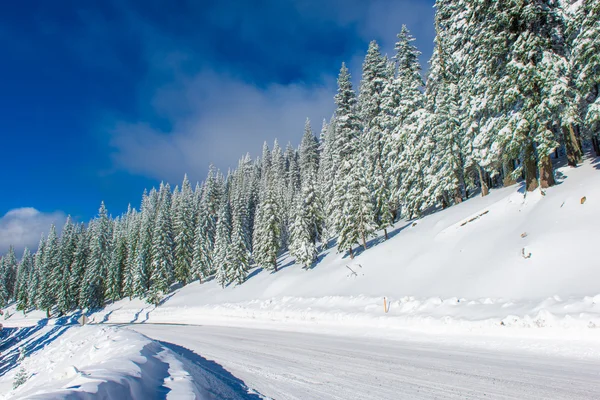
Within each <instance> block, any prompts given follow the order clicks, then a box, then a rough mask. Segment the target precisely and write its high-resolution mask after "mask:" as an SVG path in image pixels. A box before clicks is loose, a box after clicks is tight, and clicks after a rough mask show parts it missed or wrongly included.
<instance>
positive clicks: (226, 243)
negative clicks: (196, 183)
mask: <svg viewBox="0 0 600 400" xmlns="http://www.w3.org/2000/svg"><path fill="white" fill-rule="evenodd" d="M230 247H231V207H230V205H229V201H228V200H227V199H224V200H223V201H222V202H221V210H220V211H219V220H218V222H217V236H216V239H215V247H214V255H213V261H214V264H215V269H216V276H215V279H216V280H217V282H218V283H219V284H220V285H221V286H223V287H225V285H227V283H229V282H230V276H229V272H230V271H231V269H232V258H231V248H230Z"/></svg>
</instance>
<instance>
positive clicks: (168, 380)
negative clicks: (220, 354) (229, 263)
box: [0, 324, 262, 400]
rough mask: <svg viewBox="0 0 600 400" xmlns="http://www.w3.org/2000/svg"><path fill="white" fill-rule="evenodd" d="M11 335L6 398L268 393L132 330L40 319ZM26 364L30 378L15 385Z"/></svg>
mask: <svg viewBox="0 0 600 400" xmlns="http://www.w3.org/2000/svg"><path fill="white" fill-rule="evenodd" d="M4 334H5V335H4V336H3V337H2V340H1V341H0V349H2V363H1V364H0V398H2V399H25V398H27V399H89V398H100V399H139V400H144V399H163V398H170V399H260V398H262V396H261V397H259V396H258V395H257V394H256V393H254V392H252V391H249V390H248V389H247V388H246V387H245V385H244V384H243V382H241V381H239V380H237V379H235V378H234V377H228V376H226V375H225V374H223V372H222V371H223V370H219V369H216V368H214V367H213V368H212V369H211V368H209V367H204V368H203V365H202V364H201V363H198V362H197V360H195V361H196V362H195V363H194V362H192V361H190V360H189V359H188V358H185V357H182V356H180V355H178V354H175V352H173V351H172V350H170V349H168V348H166V347H164V346H163V345H161V344H160V343H158V342H156V341H152V340H150V339H148V338H147V337H145V336H143V335H141V334H139V333H136V332H133V331H131V330H127V329H117V328H115V327H106V326H85V327H79V326H77V325H55V326H50V325H43V324H40V325H36V326H32V327H29V328H21V329H13V330H12V331H8V332H4ZM21 349H25V354H24V356H23V355H21V351H22V350H21ZM19 358H21V359H20V360H19V361H18V362H15V361H17V360H18V359H19ZM205 361H206V364H207V365H209V366H210V365H211V364H212V365H216V364H214V363H211V362H209V361H208V360H205ZM21 368H22V369H23V372H21V373H22V374H23V375H24V376H26V381H25V382H24V383H23V384H22V385H20V386H19V387H17V388H16V389H14V390H13V383H14V382H15V379H16V375H17V374H19V373H20V371H21Z"/></svg>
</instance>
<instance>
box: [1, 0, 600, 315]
mask: <svg viewBox="0 0 600 400" xmlns="http://www.w3.org/2000/svg"><path fill="white" fill-rule="evenodd" d="M436 7H437V13H436V18H435V24H436V30H437V37H436V40H435V49H434V54H433V56H432V58H431V61H430V66H429V72H428V77H427V82H426V83H425V82H424V81H423V78H422V73H421V72H422V71H421V66H420V65H419V56H420V53H419V51H418V50H417V48H416V47H415V46H414V45H413V41H414V39H413V37H412V36H411V35H410V33H409V32H408V30H407V29H406V27H403V28H402V30H401V32H400V33H399V34H398V42H397V43H396V46H395V54H394V55H393V56H392V57H387V56H385V55H382V54H381V53H380V50H379V47H378V45H377V43H376V42H371V44H370V45H369V48H368V51H367V55H366V58H365V60H364V63H363V70H362V80H361V82H360V88H359V91H358V95H357V94H356V92H355V90H354V89H353V87H352V83H351V77H350V73H349V71H348V69H347V68H346V66H344V65H342V68H341V71H340V74H339V78H338V92H337V94H336V96H335V103H336V105H337V109H336V111H335V114H334V116H333V117H332V118H331V120H330V121H329V122H327V123H324V124H323V128H322V130H321V133H320V137H319V138H317V137H316V136H315V135H314V134H313V132H312V129H311V127H310V124H309V122H308V121H307V123H306V127H305V130H304V135H303V137H302V141H301V144H300V146H299V148H297V149H295V148H293V147H292V146H291V145H288V146H287V147H286V149H285V150H283V149H282V148H281V147H280V146H279V144H278V143H277V142H275V144H274V145H273V147H272V149H271V148H269V147H268V146H267V144H265V145H264V148H263V152H262V155H261V157H260V158H258V159H256V160H252V159H251V158H250V157H249V156H245V157H244V158H242V159H241V160H240V162H239V165H238V167H237V168H236V169H234V170H232V171H230V172H229V173H228V174H227V176H226V177H225V176H223V175H222V174H221V173H220V172H219V171H217V170H216V169H215V168H213V167H211V169H210V171H209V173H208V177H207V178H206V180H205V181H204V182H203V183H202V184H198V185H196V187H195V188H194V189H193V188H192V186H191V185H190V182H189V181H188V180H187V178H185V179H184V181H183V183H182V185H181V187H176V188H175V189H174V190H171V188H170V186H169V185H168V184H166V183H165V184H161V185H160V188H159V189H158V190H156V189H152V190H150V191H149V192H146V193H144V195H143V197H142V202H141V206H140V208H139V210H136V209H134V208H131V207H130V208H129V210H128V212H127V213H126V214H125V215H122V216H120V217H117V218H111V217H109V215H108V213H107V211H106V209H105V207H104V205H102V206H101V207H100V211H99V213H98V216H97V217H96V218H95V219H93V220H92V221H90V222H89V223H88V224H87V225H85V224H75V223H73V222H72V221H71V220H70V219H69V220H67V222H66V224H65V226H64V227H63V229H62V231H61V235H60V237H59V235H58V234H57V231H56V228H55V227H54V226H52V227H51V228H50V231H49V233H48V236H47V237H42V239H41V240H40V244H39V248H38V250H37V252H36V253H35V254H32V253H31V252H30V251H29V250H25V252H24V254H23V256H22V258H21V260H20V261H18V260H17V257H16V256H15V254H14V251H13V250H12V248H11V249H10V250H9V252H8V254H6V255H4V257H2V260H1V262H0V268H1V275H0V276H1V277H2V279H1V282H0V305H4V304H6V303H8V302H9V301H11V300H16V302H17V307H18V309H20V310H28V309H31V308H38V309H42V310H47V311H48V313H49V314H50V312H51V310H53V309H54V310H56V311H57V312H59V313H65V312H68V311H70V310H74V309H78V308H88V309H93V308H98V307H102V306H103V305H104V304H105V302H106V301H116V300H119V299H122V298H124V297H143V298H146V299H148V300H149V301H150V302H154V303H157V302H159V301H160V299H161V298H162V296H163V295H164V294H165V293H167V292H168V291H169V290H170V287H171V285H172V284H174V283H176V282H180V283H182V284H186V283H189V282H190V281H192V280H196V279H198V280H199V281H200V282H204V281H206V280H207V279H209V278H211V277H214V279H216V280H217V281H218V282H219V283H220V284H221V285H223V286H225V285H228V284H241V283H243V282H244V280H245V279H246V276H247V273H248V270H249V268H250V266H251V265H252V264H253V263H255V264H256V265H258V266H260V267H262V268H264V269H267V270H272V271H277V267H278V265H277V258H278V256H279V255H280V254H281V253H282V252H284V251H286V250H289V252H290V254H291V255H292V256H293V257H294V258H295V259H296V261H297V262H298V263H299V264H301V265H303V266H304V267H307V268H308V267H310V266H311V265H312V264H313V263H314V262H315V260H316V257H317V254H318V252H319V250H320V248H319V247H318V246H326V244H327V243H329V242H330V241H331V240H332V239H335V242H336V243H337V247H338V249H339V250H340V251H344V252H348V253H349V255H350V256H351V257H353V248H354V247H355V246H356V245H362V246H364V247H365V248H366V246H367V240H368V239H369V238H370V237H372V236H373V235H374V234H375V232H376V231H377V230H383V231H384V234H385V236H386V237H387V229H388V228H389V227H391V226H392V224H393V223H394V222H395V221H396V220H397V219H398V218H400V217H404V218H407V219H410V218H415V217H419V216H420V215H421V214H422V213H423V212H425V211H426V210H428V209H435V208H438V207H439V208H445V207H449V206H451V205H453V204H457V203H460V202H462V201H463V200H465V199H467V198H468V197H470V196H473V195H474V194H475V193H478V192H480V193H481V194H482V195H484V196H485V195H487V193H488V191H489V189H490V188H491V187H499V186H503V185H511V184H513V183H515V182H516V181H517V180H519V179H523V180H524V183H525V185H526V189H527V190H529V191H532V190H535V189H536V188H538V187H542V188H546V187H549V186H552V185H554V184H555V178H554V170H553V164H552V157H553V154H557V155H558V154H559V153H561V154H565V155H566V157H567V160H568V163H569V164H570V165H572V166H576V165H577V164H579V163H580V162H581V161H582V157H583V149H584V145H585V144H587V143H590V144H591V145H592V146H593V148H594V150H595V152H596V154H599V155H600V148H599V145H598V132H599V130H600V129H599V126H600V100H599V90H600V40H598V37H600V32H598V31H599V30H600V2H598V1H592V0H584V1H583V2H579V3H577V4H576V5H569V4H567V3H566V2H559V1H550V0H529V1H522V0H501V1H492V0H489V1H485V0H484V1H477V2H474V1H448V0H443V1H442V0H440V1H438V2H437V4H436Z"/></svg>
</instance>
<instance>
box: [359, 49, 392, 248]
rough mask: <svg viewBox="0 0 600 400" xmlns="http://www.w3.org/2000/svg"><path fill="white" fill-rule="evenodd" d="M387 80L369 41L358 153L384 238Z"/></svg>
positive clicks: (388, 215) (388, 216) (388, 214)
mask: <svg viewBox="0 0 600 400" xmlns="http://www.w3.org/2000/svg"><path fill="white" fill-rule="evenodd" d="M389 80H390V76H389V68H388V63H387V60H386V58H385V57H384V56H382V55H381V53H380V51H379V45H378V44H377V42H376V41H372V42H371V43H370V44H369V49H368V51H367V55H366V57H365V60H364V62H363V71H362V79H361V81H360V93H359V96H358V112H359V117H360V120H361V125H362V128H363V134H362V136H361V137H360V138H361V142H362V143H361V146H360V149H359V151H361V152H362V153H363V156H364V160H365V163H366V171H367V172H368V175H367V176H368V184H369V188H370V192H371V196H372V198H373V205H374V209H373V212H374V217H375V223H376V226H377V228H378V229H383V230H384V232H385V237H386V239H387V228H388V227H390V226H391V225H392V223H393V214H392V210H391V204H390V200H391V198H392V194H391V190H390V177H389V176H388V169H387V168H386V167H385V165H384V164H385V162H386V160H387V158H388V154H387V152H386V150H387V149H389V147H390V146H389V142H390V141H391V135H390V134H389V132H386V131H385V129H384V128H385V126H384V123H385V122H386V118H385V116H384V114H383V108H382V106H383V104H382V103H383V101H384V99H383V91H384V88H385V86H386V84H387V83H388V82H389Z"/></svg>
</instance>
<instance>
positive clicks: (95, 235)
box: [79, 202, 112, 310]
mask: <svg viewBox="0 0 600 400" xmlns="http://www.w3.org/2000/svg"><path fill="white" fill-rule="evenodd" d="M92 222H93V225H92V226H91V227H90V231H91V236H90V254H89V257H88V263H87V266H86V270H85V273H84V275H83V282H82V287H81V291H80V295H79V305H80V307H82V308H87V309H89V310H90V309H95V308H100V307H102V306H103V305H104V301H105V296H106V277H107V274H108V267H109V264H110V255H111V238H112V229H111V221H110V219H109V217H108V213H107V211H106V207H105V206H104V202H102V203H101V204H100V209H99V210H98V216H97V217H96V219H95V220H93V221H92Z"/></svg>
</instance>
